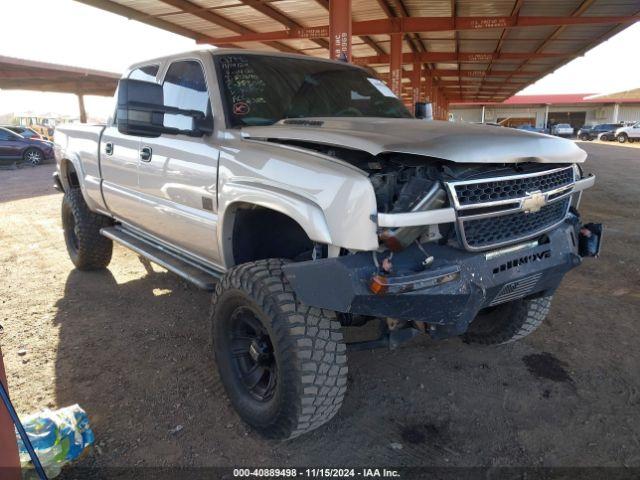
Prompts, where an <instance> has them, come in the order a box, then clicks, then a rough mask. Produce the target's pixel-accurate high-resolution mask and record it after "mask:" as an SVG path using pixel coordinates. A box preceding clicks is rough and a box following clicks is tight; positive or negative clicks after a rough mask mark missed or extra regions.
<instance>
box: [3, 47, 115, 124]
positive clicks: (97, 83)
mask: <svg viewBox="0 0 640 480" xmlns="http://www.w3.org/2000/svg"><path fill="white" fill-rule="evenodd" d="M119 78H120V74H117V73H110V72H102V71H99V70H89V69H86V68H77V67H69V66H66V65H56V64H53V63H45V62H35V61H32V60H24V59H22V58H12V57H4V56H0V89H3V90H37V91H43V92H59V93H74V94H76V95H77V96H78V107H79V109H80V121H82V122H86V121H87V114H86V111H85V108H84V95H99V96H111V95H113V93H114V92H115V90H116V86H117V83H118V79H119Z"/></svg>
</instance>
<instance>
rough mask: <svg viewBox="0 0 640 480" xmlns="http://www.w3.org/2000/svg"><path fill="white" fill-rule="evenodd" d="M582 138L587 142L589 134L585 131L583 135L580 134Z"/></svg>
mask: <svg viewBox="0 0 640 480" xmlns="http://www.w3.org/2000/svg"><path fill="white" fill-rule="evenodd" d="M580 140H582V141H583V142H586V141H587V140H589V135H587V134H586V133H583V134H582V135H580Z"/></svg>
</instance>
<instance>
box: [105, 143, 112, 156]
mask: <svg viewBox="0 0 640 480" xmlns="http://www.w3.org/2000/svg"><path fill="white" fill-rule="evenodd" d="M104 153H106V154H107V155H113V143H112V142H107V143H105V144H104Z"/></svg>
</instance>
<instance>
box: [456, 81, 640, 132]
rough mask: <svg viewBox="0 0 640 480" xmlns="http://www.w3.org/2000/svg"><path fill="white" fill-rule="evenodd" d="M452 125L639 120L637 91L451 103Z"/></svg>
mask: <svg viewBox="0 0 640 480" xmlns="http://www.w3.org/2000/svg"><path fill="white" fill-rule="evenodd" d="M449 111H450V114H451V115H452V116H453V120H454V121H456V122H495V123H500V124H501V125H504V126H510V127H517V126H518V125H523V124H529V125H533V126H535V127H537V128H545V127H547V126H550V125H554V124H556V123H569V124H571V126H573V127H574V128H576V129H577V128H580V127H582V126H583V125H585V124H586V125H592V124H597V123H617V122H637V121H640V88H639V89H635V90H629V91H627V92H619V93H613V94H606V95H595V94H580V93H579V94H562V95H515V96H513V97H511V98H509V99H507V100H506V101H504V102H502V103H452V104H451V105H450V106H449Z"/></svg>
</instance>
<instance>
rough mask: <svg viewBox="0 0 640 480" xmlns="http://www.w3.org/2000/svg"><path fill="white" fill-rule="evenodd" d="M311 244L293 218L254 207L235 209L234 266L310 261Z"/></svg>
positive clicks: (246, 206) (245, 206)
mask: <svg viewBox="0 0 640 480" xmlns="http://www.w3.org/2000/svg"><path fill="white" fill-rule="evenodd" d="M313 246H314V245H313V242H312V241H311V240H310V239H309V237H308V236H307V234H306V233H305V231H304V230H303V229H302V227H301V226H300V225H299V224H298V223H297V222H296V221H295V220H293V219H291V218H290V217H288V216H287V215H284V214H283V213H280V212H276V211H275V210H271V209H268V208H264V207H260V206H256V205H242V206H240V207H237V209H236V211H235V218H234V221H233V237H232V252H233V263H234V264H235V265H239V264H241V263H246V262H253V261H256V260H261V259H265V258H288V259H292V260H294V259H298V260H301V259H303V258H304V259H306V258H307V255H308V258H309V259H311V252H312V250H313Z"/></svg>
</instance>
